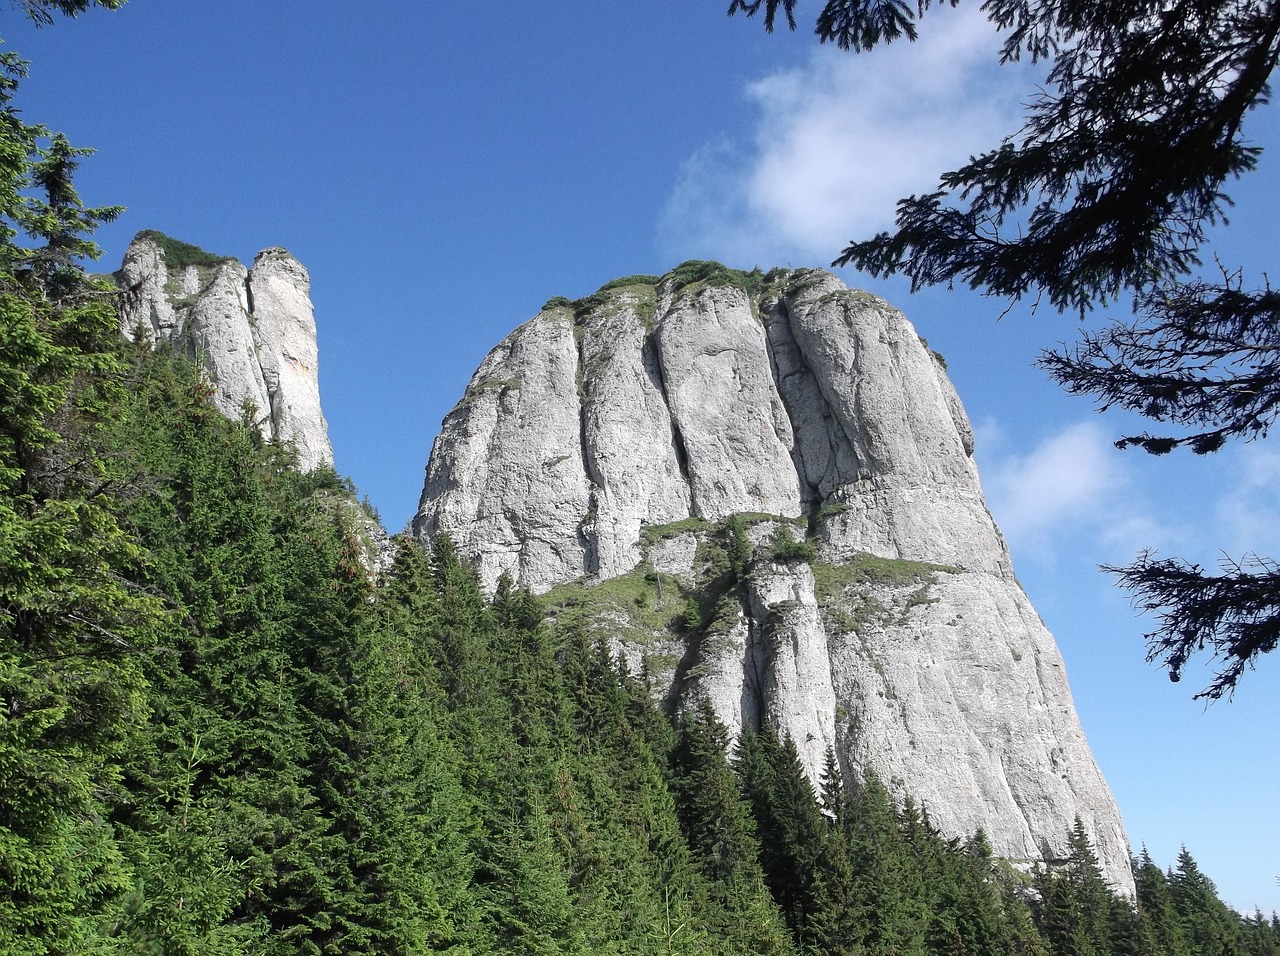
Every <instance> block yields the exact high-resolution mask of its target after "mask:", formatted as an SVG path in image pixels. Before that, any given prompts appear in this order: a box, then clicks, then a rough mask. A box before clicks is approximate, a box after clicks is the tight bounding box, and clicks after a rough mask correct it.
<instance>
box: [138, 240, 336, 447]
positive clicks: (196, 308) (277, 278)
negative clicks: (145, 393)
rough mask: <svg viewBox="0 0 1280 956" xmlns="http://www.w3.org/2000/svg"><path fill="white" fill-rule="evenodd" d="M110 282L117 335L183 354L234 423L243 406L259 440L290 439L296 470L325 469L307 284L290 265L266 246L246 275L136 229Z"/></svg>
mask: <svg viewBox="0 0 1280 956" xmlns="http://www.w3.org/2000/svg"><path fill="white" fill-rule="evenodd" d="M116 280H117V282H118V284H119V285H120V287H121V288H122V289H123V290H124V295H123V297H122V306H121V310H120V328H121V331H122V332H124V334H125V335H128V336H130V337H132V336H134V335H141V336H143V337H144V338H145V339H146V340H147V341H149V342H167V343H168V344H169V345H171V346H172V347H173V348H175V349H176V350H178V351H179V352H182V353H185V354H187V355H189V356H190V357H191V358H192V359H193V360H195V361H196V362H198V363H199V364H200V365H201V366H202V367H203V368H204V370H205V372H206V373H207V374H208V376H209V381H210V383H211V384H212V385H213V387H214V396H213V399H214V403H215V404H216V405H217V406H218V408H219V409H220V410H221V411H222V412H223V414H225V415H227V416H228V417H230V418H239V417H240V416H241V414H242V413H243V410H244V409H245V407H246V403H250V404H251V405H252V408H253V410H254V414H255V416H256V417H257V421H258V426H259V428H261V430H262V434H263V435H264V436H266V437H267V438H271V439H275V440H277V441H287V442H289V443H291V444H292V445H293V446H294V447H295V448H296V449H297V451H298V460H299V464H300V465H301V466H302V468H303V469H304V470H305V469H310V468H314V467H316V466H317V465H321V464H332V463H333V449H332V447H331V446H330V444H329V428H328V424H327V423H326V422H325V419H324V414H323V412H321V410H320V385H319V379H318V378H317V360H318V351H317V348H316V324H315V318H314V314H313V310H312V306H311V297H310V296H311V280H310V277H309V276H308V275H307V270H306V269H304V268H303V266H302V264H301V263H300V262H298V260H297V259H295V258H293V256H291V255H289V253H288V252H286V251H285V250H284V249H280V248H272V249H264V250H263V251H262V252H260V253H258V255H257V256H256V257H255V258H254V260H253V267H252V268H251V269H245V267H244V266H243V265H241V264H240V263H239V262H238V261H236V260H235V259H229V258H220V257H215V256H210V255H208V254H207V253H202V252H201V251H200V250H198V249H195V247H193V246H188V245H186V244H185V243H179V242H175V241H174V240H171V239H169V238H168V237H166V236H162V235H159V234H157V233H140V234H139V235H138V237H137V238H135V239H134V241H133V242H132V243H131V244H130V245H129V248H128V250H127V251H126V252H125V257H124V264H123V265H122V266H121V267H120V271H119V272H117V273H116Z"/></svg>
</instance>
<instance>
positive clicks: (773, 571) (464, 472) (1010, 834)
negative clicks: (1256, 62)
mask: <svg viewBox="0 0 1280 956" xmlns="http://www.w3.org/2000/svg"><path fill="white" fill-rule="evenodd" d="M972 451H973V434H972V430H971V429H970V427H969V422H968V420H967V418H966V416H965V413H964V409H963V408H962V406H961V404H960V401H959V399H958V397H957V396H956V393H955V390H954V388H953V387H952V385H951V383H950V381H949V380H948V378H947V376H946V372H945V368H944V365H943V363H942V361H941V359H940V358H939V357H938V356H936V355H934V354H932V353H931V352H930V351H929V350H928V349H927V348H926V346H925V345H924V343H923V342H922V341H921V340H920V338H919V336H918V335H917V334H916V332H915V330H914V329H913V328H912V326H911V324H910V323H909V322H908V321H907V319H906V318H905V317H904V316H903V315H902V314H901V313H900V312H899V311H897V310H896V309H894V308H893V307H892V306H890V305H889V304H888V303H886V302H884V301H883V300H881V299H879V298H877V297H875V296H872V295H869V294H867V293H864V292H857V291H851V290H849V289H847V288H845V286H844V285H843V283H841V282H840V281H839V280H838V279H837V278H835V277H834V276H832V275H829V274H827V273H825V272H820V271H784V270H775V271H774V272H771V273H769V274H768V275H761V274H759V273H758V272H757V273H751V274H747V273H741V272H736V271H733V270H728V269H725V268H724V267H722V266H718V265H717V264H715V263H686V264H685V265H684V266H681V267H679V268H678V269H676V270H674V271H673V272H672V273H669V274H668V275H667V276H666V277H663V278H661V279H659V278H657V277H646V276H637V277H631V278H629V279H624V280H618V281H616V282H612V283H609V284H608V285H606V286H605V287H604V288H603V289H602V290H601V291H600V292H598V293H596V294H595V295H593V296H590V297H588V298H586V299H583V300H579V301H578V302H572V303H571V302H569V301H568V300H564V299H560V300H552V301H551V302H549V303H548V304H547V305H546V306H545V307H544V308H543V310H542V311H541V312H540V313H539V314H538V315H537V316H535V317H534V318H533V319H532V320H530V321H529V322H528V323H526V324H525V325H523V326H521V327H520V328H519V329H517V330H516V331H515V332H513V333H511V335H509V336H508V337H507V338H506V339H505V340H504V341H503V342H501V343H500V344H499V345H498V346H497V347H496V348H495V349H494V350H493V351H492V352H491V353H490V354H489V356H488V357H487V358H486V359H485V360H484V362H482V363H481V365H480V368H479V369H478V370H477V372H476V373H475V375H474V377H473V378H472V380H471V383H470V384H469V385H468V387H467V390H466V392H465V394H464V395H463V397H462V399H461V401H460V402H459V403H458V405H457V406H456V407H455V408H454V409H453V411H452V412H451V413H450V414H449V415H448V416H447V417H446V419H445V421H444V424H443V429H442V432H441V434H440V436H439V438H438V439H437V440H436V443H435V446H434V448H433V449H432V452H431V457H430V461H429V463H428V466H427V475H426V483H425V487H424V489H423V494H422V501H421V505H420V508H419V511H418V514H417V517H416V519H415V523H414V527H415V531H416V533H417V534H418V535H419V536H420V537H421V538H423V539H430V538H431V537H433V536H434V535H436V534H438V533H440V532H447V533H448V534H450V535H451V536H452V538H453V540H454V541H455V543H456V545H457V547H458V549H459V551H460V552H461V553H462V554H463V555H464V556H466V557H467V558H468V559H469V560H470V561H472V562H473V564H474V565H475V567H476V568H477V570H478V573H479V574H480V576H481V579H482V580H483V582H484V583H485V585H486V586H488V587H493V586H494V585H495V584H496V582H497V580H498V578H499V576H500V575H502V574H504V573H507V574H510V575H511V576H512V577H513V578H515V579H516V580H517V581H519V582H521V583H523V584H525V585H527V586H528V587H530V588H531V589H532V590H534V591H536V592H544V593H545V594H546V599H547V602H548V605H549V606H550V607H551V608H552V609H553V612H554V613H556V614H559V615H570V616H577V617H578V618H579V619H580V620H583V621H584V622H585V623H586V624H587V625H588V626H590V627H592V628H595V629H596V630H597V631H598V632H603V633H605V634H607V635H608V637H609V638H610V640H611V641H612V643H613V646H614V647H615V649H616V650H617V652H618V653H619V654H620V655H621V656H623V657H624V658H625V659H626V660H627V661H628V662H629V664H630V665H631V667H632V670H633V672H637V673H639V672H643V673H644V674H646V675H647V677H648V678H649V680H650V681H651V682H652V683H653V685H654V686H655V687H656V688H657V689H658V690H659V692H660V693H662V694H663V695H664V696H665V698H666V699H667V701H668V703H669V704H670V706H672V707H673V708H677V709H678V708H681V707H684V706H688V705H689V704H690V703H691V702H693V701H697V700H705V701H709V702H710V703H711V704H712V705H713V706H714V708H715V710H716V712H717V713H718V714H719V716H720V717H721V719H722V720H724V722H725V723H726V724H727V725H728V726H729V727H730V728H731V729H735V730H736V729H737V728H740V727H758V726H760V725H761V723H763V722H765V721H767V722H769V723H771V724H772V725H773V726H774V727H775V728H776V729H777V730H778V731H779V732H781V733H787V734H790V735H791V736H792V737H793V739H794V740H795V742H796V745H797V747H798V749H799V752H800V754H801V757H802V760H804V762H805V763H806V766H807V767H808V769H809V772H810V774H811V775H812V776H814V777H815V778H816V776H817V775H818V773H819V772H820V768H821V766H822V762H823V759H824V756H825V753H826V751H827V750H828V749H830V750H832V751H834V753H835V754H836V756H837V757H838V759H839V761H840V763H841V765H842V768H843V769H844V771H845V772H846V773H847V774H850V775H851V776H854V777H856V776H857V775H858V774H859V773H861V772H864V771H873V772H875V773H876V774H877V775H878V776H879V777H880V778H881V779H882V780H883V781H884V782H885V783H886V784H887V785H889V786H890V787H891V788H892V789H895V790H897V791H898V792H900V793H903V792H905V793H910V794H911V795H912V796H913V797H914V798H915V799H916V800H917V801H918V802H920V803H923V804H924V805H925V806H926V808H927V809H928V811H929V814H930V816H931V818H932V819H933V821H934V822H935V824H937V825H938V826H939V827H941V828H942V829H943V831H944V832H948V833H950V834H953V835H967V834H971V833H972V832H973V831H974V830H976V829H977V828H979V827H981V828H983V829H984V830H985V831H986V833H987V836H988V838H989V839H990V841H991V843H992V846H993V847H994V849H995V850H996V852H997V853H999V854H1000V855H1002V856H1004V857H1007V858H1010V859H1013V860H1015V861H1022V862H1025V863H1028V864H1029V863H1032V862H1035V861H1038V860H1051V859H1055V858H1058V857H1061V856H1063V855H1065V854H1064V852H1063V847H1064V844H1065V839H1066V835H1067V831H1068V830H1069V828H1070V827H1071V826H1072V824H1073V822H1074V820H1075V818H1076V817H1079V818H1080V819H1081V821H1082V822H1083V823H1084V825H1085V827H1086V829H1087V830H1088V832H1089V833H1090V834H1091V836H1092V838H1093V841H1094V843H1095V846H1096V847H1097V850H1098V854H1099V857H1100V859H1101V861H1102V863H1103V866H1104V869H1105V871H1106V873H1107V874H1108V876H1109V878H1110V879H1111V881H1112V882H1113V883H1114V884H1115V885H1116V886H1117V887H1118V888H1119V889H1120V890H1121V891H1123V892H1128V893H1132V885H1133V884H1132V876H1131V873H1130V868H1129V848H1128V844H1127V841H1126V838H1125V833H1124V828H1123V825H1122V823H1121V819H1120V814H1119V812H1118V810H1117V808H1116V805H1115V800H1114V798H1113V797H1112V795H1111V793H1110V791H1109V789H1108V787H1107V785H1106V782H1105V781H1104V780H1103V778H1102V775H1101V773H1100V772H1099V770H1098V768H1097V765H1096V763H1095V762H1094V760H1093V757H1092V755H1091V753H1090V751H1089V747H1088V745H1087V743H1086V741H1085V739H1084V735H1083V733H1082V732H1081V729H1080V724H1079V720H1078V718H1077V716H1076V713H1075V709H1074V706H1073V704H1072V701H1071V695H1070V691H1069V689H1068V687H1067V681H1066V675H1065V673H1064V669H1063V664H1062V658H1061V655H1060V654H1059V652H1058V649H1057V647H1056V645H1055V644H1054V641H1053V638H1052V636H1051V635H1050V634H1049V632H1048V631H1047V630H1046V629H1045V627H1044V625H1043V623H1042V622H1041V621H1040V618H1039V616H1038V615H1037V614H1036V612H1035V610H1034V609H1033V608H1032V607H1031V605H1030V603H1029V602H1028V600H1027V598H1026V595H1025V594H1024V593H1023V591H1022V589H1021V587H1020V586H1019V585H1018V583H1017V581H1016V579H1015V578H1014V576H1013V570H1012V566H1011V564H1010V559H1009V553H1008V549H1007V548H1006V546H1005V543H1004V540H1003V538H1002V536H1001V535H1000V532H999V530H998V529H997V528H996V526H995V524H994V522H993V521H992V519H991V515H990V514H989V513H988V511H987V508H986V505H985V502H984V500H983V496H982V489H981V486H980V484H979V481H978V473H977V469H976V467H975V466H974V463H973V460H972V457H971V455H972Z"/></svg>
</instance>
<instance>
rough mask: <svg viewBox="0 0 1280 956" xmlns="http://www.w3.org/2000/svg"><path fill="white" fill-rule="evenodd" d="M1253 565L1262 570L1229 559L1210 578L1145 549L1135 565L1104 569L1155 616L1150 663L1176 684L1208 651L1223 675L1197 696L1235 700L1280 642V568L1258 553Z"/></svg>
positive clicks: (1186, 564)
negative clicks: (1244, 680) (1249, 671)
mask: <svg viewBox="0 0 1280 956" xmlns="http://www.w3.org/2000/svg"><path fill="white" fill-rule="evenodd" d="M1246 563H1247V565H1248V566H1250V567H1253V568H1256V569H1257V571H1256V572H1255V571H1248V570H1245V567H1244V566H1243V565H1242V564H1241V563H1240V562H1237V561H1234V560H1232V559H1230V558H1224V559H1223V561H1222V569H1221V570H1222V573H1221V574H1219V575H1211V574H1205V573H1204V571H1203V569H1201V568H1200V566H1199V565H1196V564H1192V563H1189V562H1186V561H1181V560H1178V559H1176V558H1165V559H1161V560H1156V559H1155V558H1154V557H1153V556H1152V555H1151V553H1150V552H1144V553H1143V554H1142V555H1141V556H1140V557H1139V558H1138V560H1137V561H1135V562H1134V563H1133V564H1131V565H1128V566H1126V567H1107V568H1105V570H1107V571H1110V572H1112V573H1114V574H1117V575H1119V577H1120V586H1121V587H1123V588H1125V589H1126V590H1128V591H1131V592H1133V602H1134V606H1135V607H1137V608H1138V609H1139V610H1142V611H1144V612H1152V613H1154V614H1156V619H1157V620H1158V621H1159V623H1160V627H1159V628H1158V629H1157V630H1155V631H1153V632H1151V633H1150V634H1148V635H1147V660H1148V662H1151V663H1155V662H1159V663H1160V664H1161V666H1163V667H1165V668H1166V669H1167V670H1168V672H1169V679H1170V680H1173V681H1178V680H1181V678H1182V672H1183V669H1184V668H1185V667H1186V665H1187V662H1188V661H1190V660H1191V658H1192V657H1194V656H1195V655H1197V654H1200V653H1203V652H1206V651H1207V652H1208V654H1209V659H1210V660H1211V661H1213V662H1214V663H1215V664H1216V665H1217V668H1216V673H1215V675H1214V678H1213V680H1212V681H1211V682H1210V683H1209V685H1208V686H1207V687H1205V688H1204V690H1202V691H1200V692H1199V693H1197V694H1196V695H1195V696H1196V699H1206V698H1207V699H1209V700H1218V699H1219V698H1221V697H1223V696H1226V697H1230V696H1231V695H1232V693H1234V691H1235V686H1236V683H1237V681H1239V680H1240V678H1241V676H1243V674H1244V672H1245V669H1246V668H1252V667H1254V666H1255V660H1256V658H1257V657H1258V656H1259V655H1261V654H1266V653H1268V652H1269V651H1273V650H1275V648H1276V646H1277V643H1280V568H1278V567H1277V566H1276V564H1275V563H1274V562H1272V561H1269V560H1265V559H1263V558H1259V557H1257V556H1255V555H1250V556H1249V557H1248V558H1247V559H1246Z"/></svg>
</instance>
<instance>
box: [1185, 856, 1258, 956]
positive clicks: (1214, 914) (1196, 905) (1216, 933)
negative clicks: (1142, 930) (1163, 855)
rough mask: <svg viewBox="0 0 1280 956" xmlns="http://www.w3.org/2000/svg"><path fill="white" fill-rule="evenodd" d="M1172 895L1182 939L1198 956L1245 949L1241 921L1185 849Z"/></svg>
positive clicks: (1224, 953)
mask: <svg viewBox="0 0 1280 956" xmlns="http://www.w3.org/2000/svg"><path fill="white" fill-rule="evenodd" d="M1169 895H1170V896H1171V897H1172V898H1173V908H1174V910H1175V911H1176V912H1177V914H1178V919H1179V920H1180V922H1181V925H1182V935H1183V938H1184V939H1186V941H1187V945H1188V946H1189V948H1190V950H1191V952H1193V953H1196V954H1197V956H1229V954H1234V953H1236V952H1238V951H1239V950H1240V949H1241V945H1242V940H1241V937H1240V928H1241V927H1240V919H1239V917H1238V916H1237V915H1236V914H1235V913H1233V912H1232V911H1231V910H1230V909H1228V907H1227V905H1226V904H1225V903H1223V902H1222V900H1220V899H1219V898H1218V890H1217V887H1215V886H1214V885H1213V881H1212V880H1210V879H1209V878H1208V877H1207V876H1205V875H1204V873H1202V872H1201V871H1200V867H1199V866H1198V865H1197V864H1196V861H1195V860H1194V859H1193V858H1192V856H1191V854H1190V853H1188V852H1187V848H1186V847H1183V848H1182V849H1181V851H1180V852H1179V853H1178V863H1177V866H1176V867H1175V868H1174V870H1173V873H1172V874H1171V875H1170V876H1169Z"/></svg>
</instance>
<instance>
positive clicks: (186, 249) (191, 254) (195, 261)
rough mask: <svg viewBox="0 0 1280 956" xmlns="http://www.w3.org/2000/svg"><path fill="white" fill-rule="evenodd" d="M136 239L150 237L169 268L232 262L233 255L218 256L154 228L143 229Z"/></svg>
mask: <svg viewBox="0 0 1280 956" xmlns="http://www.w3.org/2000/svg"><path fill="white" fill-rule="evenodd" d="M133 238H134V239H135V240H137V239H150V240H151V241H152V242H154V243H155V244H156V245H158V246H159V247H160V251H161V252H163V253H164V264H165V266H166V267H168V268H169V269H171V270H174V271H178V270H181V269H185V268H186V267H187V266H206V267H212V266H217V265H221V264H222V263H224V262H234V261H235V257H234V256H219V255H215V254H214V253H212V252H206V251H205V250H203V249H201V248H200V247H199V246H193V245H192V244H191V243H189V242H182V241H181V240H179V239H174V238H172V237H170V236H166V235H165V234H164V233H163V232H158V231H156V230H155V229H143V230H142V231H141V232H139V233H138V234H137V235H136V236H134V237H133Z"/></svg>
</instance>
